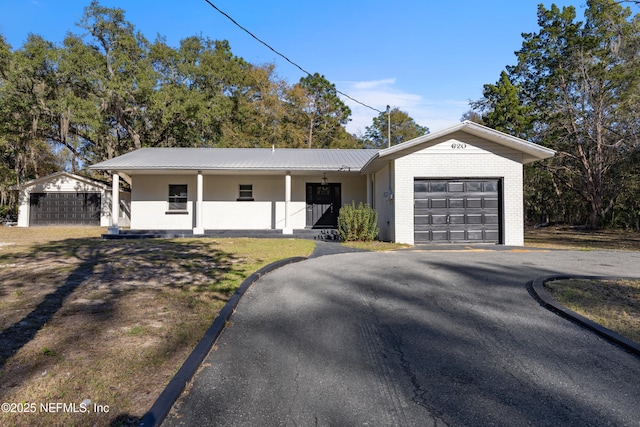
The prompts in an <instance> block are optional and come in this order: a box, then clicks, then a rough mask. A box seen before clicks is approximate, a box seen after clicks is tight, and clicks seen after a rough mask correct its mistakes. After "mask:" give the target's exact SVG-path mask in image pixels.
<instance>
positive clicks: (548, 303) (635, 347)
mask: <svg viewBox="0 0 640 427" xmlns="http://www.w3.org/2000/svg"><path fill="white" fill-rule="evenodd" d="M566 279H585V280H625V279H629V280H638V278H637V277H617V276H546V277H538V278H537V279H535V280H534V281H533V284H532V288H533V293H534V294H535V295H536V296H537V297H538V299H539V300H540V301H541V302H542V305H543V306H544V307H545V308H547V309H549V310H551V311H553V312H555V313H557V314H559V315H560V316H562V317H565V318H567V319H569V320H572V321H574V322H576V323H578V324H580V325H582V326H584V327H586V328H587V329H590V330H592V331H593V332H595V333H597V334H598V335H600V336H602V337H604V338H606V339H607V340H609V341H611V342H613V343H615V344H617V345H619V346H621V347H623V348H625V349H626V350H629V351H631V352H632V353H634V354H636V355H638V356H640V344H638V343H636V342H635V341H632V340H630V339H629V338H626V337H623V336H622V335H620V334H618V333H616V332H614V331H612V330H611V329H607V328H605V327H604V326H602V325H599V324H598V323H596V322H594V321H593V320H589V319H587V318H586V317H583V316H581V315H579V314H578V313H576V312H575V311H573V310H569V309H568V308H566V307H565V306H563V305H562V304H560V303H559V302H557V301H556V300H555V299H553V298H552V297H551V295H550V294H549V292H547V290H546V289H545V287H544V285H545V283H547V282H551V281H553V280H566Z"/></svg>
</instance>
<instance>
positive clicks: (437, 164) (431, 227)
mask: <svg viewBox="0 0 640 427" xmlns="http://www.w3.org/2000/svg"><path fill="white" fill-rule="evenodd" d="M554 154H555V152H554V151H553V150H550V149H548V148H546V147H542V146H540V145H537V144H533V143H531V142H529V141H525V140H523V139H520V138H517V137H514V136H512V135H508V134H505V133H503V132H499V131H496V130H494V129H490V128H488V127H486V126H482V125H479V124H477V123H473V122H468V121H465V122H462V123H460V124H458V125H455V126H452V127H450V128H448V129H444V130H442V131H439V132H435V133H432V134H428V135H424V136H421V137H418V138H415V139H413V140H411V141H407V142H404V143H402V144H398V145H396V146H393V147H390V148H386V149H384V150H380V151H379V152H378V153H376V155H374V156H373V157H372V158H371V160H370V161H369V162H368V163H367V164H366V165H365V166H364V167H363V168H362V171H361V173H366V174H367V175H368V177H369V178H368V187H369V189H370V197H369V199H370V200H371V202H372V205H373V206H374V207H375V209H376V210H377V212H378V227H379V229H380V237H381V239H383V240H390V241H395V242H399V243H407V244H411V245H413V244H432V243H493V244H503V245H513V246H522V245H524V198H523V167H522V166H523V165H524V164H526V163H531V162H534V161H538V160H542V159H546V158H548V157H552V156H553V155H554Z"/></svg>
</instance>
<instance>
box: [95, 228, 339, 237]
mask: <svg viewBox="0 0 640 427" xmlns="http://www.w3.org/2000/svg"><path fill="white" fill-rule="evenodd" d="M184 237H231V238H238V237H249V238H263V239H278V238H281V239H291V238H293V239H309V240H338V231H337V230H335V229H301V230H293V234H282V230H205V232H204V234H203V235H194V234H193V231H192V230H120V233H119V234H103V235H102V239H104V240H117V239H153V238H163V239H175V238H184Z"/></svg>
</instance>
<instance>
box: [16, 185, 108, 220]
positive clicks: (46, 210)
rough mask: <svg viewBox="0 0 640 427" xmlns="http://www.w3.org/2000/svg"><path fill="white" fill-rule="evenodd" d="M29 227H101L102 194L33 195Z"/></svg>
mask: <svg viewBox="0 0 640 427" xmlns="http://www.w3.org/2000/svg"><path fill="white" fill-rule="evenodd" d="M29 205H30V212H29V225H100V193H31V195H30V197H29Z"/></svg>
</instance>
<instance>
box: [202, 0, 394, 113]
mask: <svg viewBox="0 0 640 427" xmlns="http://www.w3.org/2000/svg"><path fill="white" fill-rule="evenodd" d="M205 1H206V2H207V3H209V6H211V7H212V8H214V9H215V10H217V11H218V12H219V13H220V14H222V15H224V16H225V17H226V18H227V19H228V20H230V21H231V22H233V24H234V25H235V26H237V27H238V28H240V29H241V30H242V31H244V32H245V33H247V34H249V35H250V36H251V37H253V38H254V39H256V40H257V41H258V42H260V43H261V44H263V45H264V46H266V47H267V49H269V50H271V51H272V52H273V53H275V54H276V55H278V56H280V57H281V58H283V59H284V60H285V61H287V62H288V63H290V64H291V65H293V66H294V67H296V68H297V69H299V70H300V71H302V72H303V73H305V74H307V75H309V76H311V75H312V74H311V73H310V72H308V71H307V70H305V69H304V68H302V67H301V66H300V65H298V64H296V63H295V62H293V61H292V60H290V59H289V58H287V57H286V56H285V55H283V54H282V53H280V52H278V51H277V50H275V49H274V48H272V47H271V46H270V45H269V44H268V43H266V42H264V41H262V40H261V39H260V38H259V37H257V36H256V35H255V34H253V33H252V32H251V31H249V30H247V29H246V28H245V27H243V26H242V25H240V24H239V23H238V22H237V21H236V20H235V19H233V18H232V17H231V16H229V15H228V14H226V13H225V12H224V11H222V10H220V8H218V7H217V6H216V5H215V4H213V3H211V2H210V1H209V0H205ZM336 92H337V93H339V94H340V95H342V96H344V97H345V98H348V99H350V100H352V101H353V102H356V103H358V104H360V105H362V106H363V107H366V108H369V109H371V110H373V111H376V112H378V113H384V111H380V110H378V109H377V108H374V107H372V106H370V105H367V104H365V103H364V102H360V101H358V100H357V99H355V98H353V97H351V96H349V95H347V94H346V93H344V92H341V91H339V90H338V89H336Z"/></svg>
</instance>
